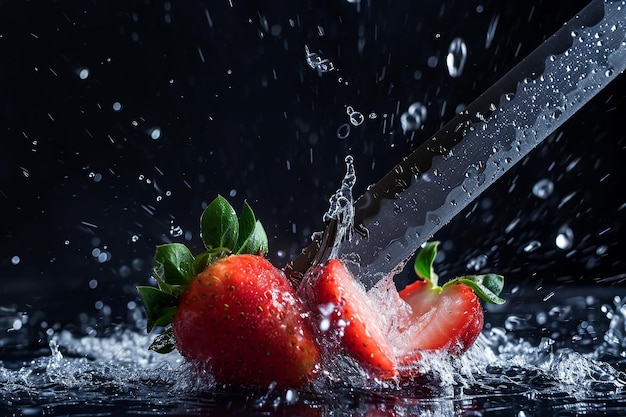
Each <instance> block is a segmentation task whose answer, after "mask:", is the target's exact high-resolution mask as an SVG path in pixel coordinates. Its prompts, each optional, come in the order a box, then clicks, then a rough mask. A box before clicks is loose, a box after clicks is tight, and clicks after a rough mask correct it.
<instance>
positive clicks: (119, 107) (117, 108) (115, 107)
mask: <svg viewBox="0 0 626 417" xmlns="http://www.w3.org/2000/svg"><path fill="white" fill-rule="evenodd" d="M120 110H122V104H121V103H120V102H119V101H116V102H115V103H113V111H120Z"/></svg>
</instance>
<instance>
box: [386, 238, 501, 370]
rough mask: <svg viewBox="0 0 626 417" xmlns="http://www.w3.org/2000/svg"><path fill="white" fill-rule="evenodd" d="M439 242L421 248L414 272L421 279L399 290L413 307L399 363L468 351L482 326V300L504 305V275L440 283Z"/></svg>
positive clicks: (473, 277) (400, 348) (398, 353)
mask: <svg viewBox="0 0 626 417" xmlns="http://www.w3.org/2000/svg"><path fill="white" fill-rule="evenodd" d="M438 244H439V242H432V243H428V244H426V245H425V246H424V248H422V249H421V250H420V252H419V253H418V256H417V258H416V261H415V271H416V273H417V275H418V276H419V277H420V278H421V280H418V281H415V282H414V283H412V284H410V285H408V286H407V287H406V288H404V289H403V290H401V291H400V292H399V295H400V298H402V299H403V300H404V301H405V302H406V303H408V304H409V306H410V307H411V313H410V316H411V324H410V326H409V327H408V328H407V329H406V330H405V331H404V332H403V334H402V341H401V343H400V344H399V345H398V348H397V350H396V354H397V356H398V364H399V365H400V366H408V365H411V364H413V363H415V361H417V360H419V359H420V358H421V353H420V352H423V351H442V352H447V353H450V354H453V355H460V354H462V353H463V352H465V351H466V350H467V349H469V348H470V346H471V345H472V344H473V343H474V342H475V341H476V339H477V338H478V336H479V335H480V332H481V331H482V329H483V323H484V315H483V310H482V306H481V304H480V300H481V299H483V300H484V301H487V302H491V303H495V304H501V303H503V302H504V300H502V299H501V298H500V297H498V294H499V293H500V292H501V291H502V287H503V282H504V281H503V278H502V277H501V276H499V275H495V274H487V275H476V276H466V277H461V278H455V279H453V280H451V281H448V282H447V283H445V284H444V285H443V286H441V287H440V286H438V285H437V281H438V276H437V274H436V273H435V272H434V270H433V262H434V259H435V256H436V254H437V245H438Z"/></svg>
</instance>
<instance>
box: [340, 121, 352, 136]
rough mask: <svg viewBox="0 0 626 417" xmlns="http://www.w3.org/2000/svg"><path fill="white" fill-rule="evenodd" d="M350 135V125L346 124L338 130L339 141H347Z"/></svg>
mask: <svg viewBox="0 0 626 417" xmlns="http://www.w3.org/2000/svg"><path fill="white" fill-rule="evenodd" d="M348 135H350V125H349V124H348V123H344V124H342V125H341V126H339V127H338V128H337V137H338V138H339V139H345V138H347V137H348Z"/></svg>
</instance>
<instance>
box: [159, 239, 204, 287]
mask: <svg viewBox="0 0 626 417" xmlns="http://www.w3.org/2000/svg"><path fill="white" fill-rule="evenodd" d="M152 265H153V267H152V269H153V273H154V277H155V279H156V280H157V282H158V283H159V287H160V288H161V289H162V290H164V291H168V292H170V293H171V292H172V291H171V286H177V285H186V284H187V283H188V282H189V281H190V280H191V279H192V278H193V277H194V270H193V255H192V254H191V252H190V251H189V249H188V248H187V246H185V245H183V244H181V243H169V244H166V245H159V246H157V248H156V253H155V254H154V258H153V261H152Z"/></svg>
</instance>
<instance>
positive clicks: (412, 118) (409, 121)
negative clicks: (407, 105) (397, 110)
mask: <svg viewBox="0 0 626 417" xmlns="http://www.w3.org/2000/svg"><path fill="white" fill-rule="evenodd" d="M400 124H401V125H402V131H403V132H404V133H406V132H408V131H411V130H417V129H419V128H420V127H421V126H422V119H421V118H420V116H418V115H416V114H411V113H409V112H404V113H402V115H401V116H400Z"/></svg>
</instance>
